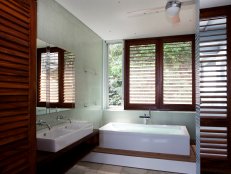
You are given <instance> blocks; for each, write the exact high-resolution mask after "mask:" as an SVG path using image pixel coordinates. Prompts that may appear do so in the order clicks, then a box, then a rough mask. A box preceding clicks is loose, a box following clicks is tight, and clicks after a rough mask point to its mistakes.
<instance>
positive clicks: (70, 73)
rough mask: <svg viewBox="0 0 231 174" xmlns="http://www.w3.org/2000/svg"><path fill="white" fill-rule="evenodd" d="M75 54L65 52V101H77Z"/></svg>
mask: <svg viewBox="0 0 231 174" xmlns="http://www.w3.org/2000/svg"><path fill="white" fill-rule="evenodd" d="M74 62H75V55H74V54H73V53H71V52H67V51H65V52H64V103H75V71H74Z"/></svg>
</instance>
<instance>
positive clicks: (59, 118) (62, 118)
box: [56, 115, 71, 124]
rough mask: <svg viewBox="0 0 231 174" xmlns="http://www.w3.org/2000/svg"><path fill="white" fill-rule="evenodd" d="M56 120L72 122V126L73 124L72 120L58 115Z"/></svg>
mask: <svg viewBox="0 0 231 174" xmlns="http://www.w3.org/2000/svg"><path fill="white" fill-rule="evenodd" d="M56 119H57V120H68V121H69V122H70V124H71V119H70V118H64V116H63V115H57V117H56Z"/></svg>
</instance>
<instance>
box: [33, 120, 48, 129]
mask: <svg viewBox="0 0 231 174" xmlns="http://www.w3.org/2000/svg"><path fill="white" fill-rule="evenodd" d="M36 125H38V126H43V125H46V126H47V128H48V129H49V130H51V126H50V125H49V124H48V123H47V122H45V121H43V120H39V121H37V122H36Z"/></svg>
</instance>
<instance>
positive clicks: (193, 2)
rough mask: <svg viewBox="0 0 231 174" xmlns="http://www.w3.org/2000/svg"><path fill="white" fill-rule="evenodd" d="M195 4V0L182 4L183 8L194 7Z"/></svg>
mask: <svg viewBox="0 0 231 174" xmlns="http://www.w3.org/2000/svg"><path fill="white" fill-rule="evenodd" d="M194 4H195V0H190V1H183V2H181V5H182V6H188V5H194Z"/></svg>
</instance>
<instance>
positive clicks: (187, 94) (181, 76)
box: [163, 41, 193, 105]
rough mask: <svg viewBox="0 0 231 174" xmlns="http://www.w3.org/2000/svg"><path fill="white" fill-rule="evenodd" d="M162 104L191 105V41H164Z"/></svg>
mask: <svg viewBox="0 0 231 174" xmlns="http://www.w3.org/2000/svg"><path fill="white" fill-rule="evenodd" d="M163 52H164V58H163V59H164V60H163V74H164V75H163V81H164V82H163V104H189V105H192V86H193V83H192V42H191V41H187V42H172V43H164V48H163Z"/></svg>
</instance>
